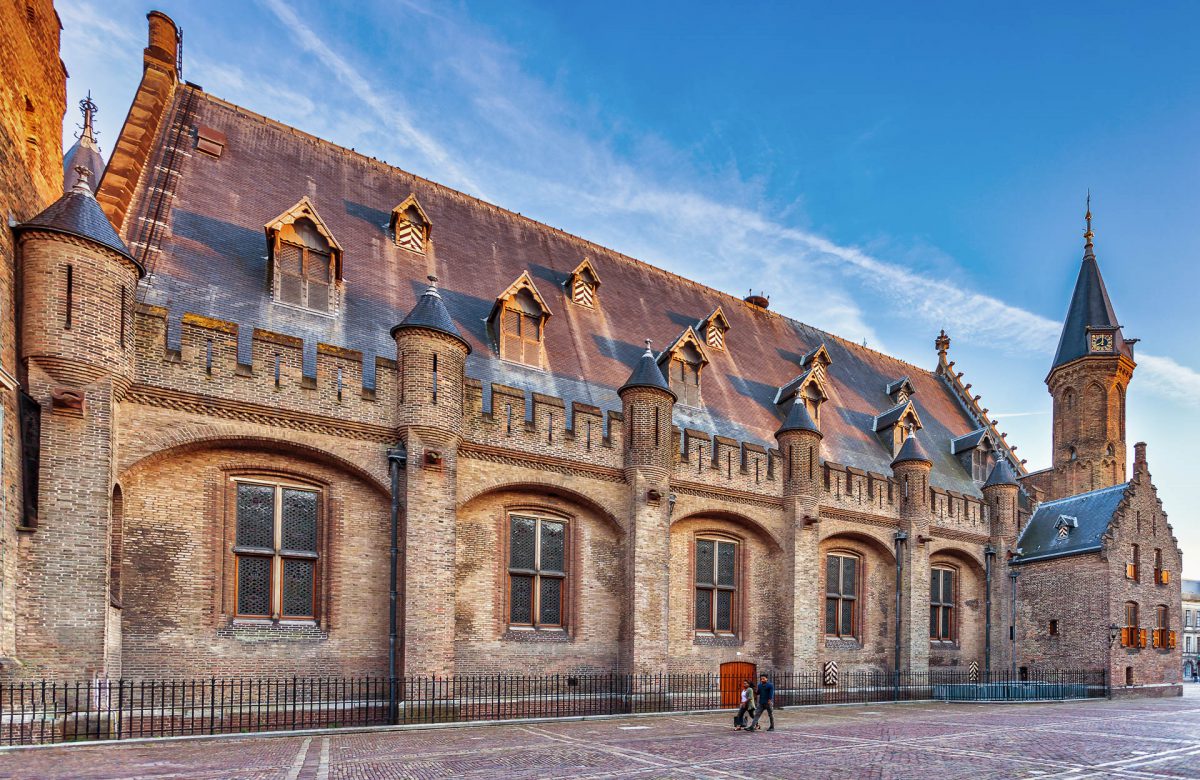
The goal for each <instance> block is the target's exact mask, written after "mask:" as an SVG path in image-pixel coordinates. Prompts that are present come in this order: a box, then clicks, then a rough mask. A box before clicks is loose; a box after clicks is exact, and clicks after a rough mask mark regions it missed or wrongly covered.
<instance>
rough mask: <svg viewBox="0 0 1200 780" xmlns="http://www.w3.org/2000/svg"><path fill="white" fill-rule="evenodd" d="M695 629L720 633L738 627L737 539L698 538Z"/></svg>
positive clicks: (727, 632)
mask: <svg viewBox="0 0 1200 780" xmlns="http://www.w3.org/2000/svg"><path fill="white" fill-rule="evenodd" d="M695 571H696V575H695V579H696V582H695V588H696V621H695V625H696V630H697V631H706V632H713V633H718V634H732V633H734V631H735V623H736V621H735V611H734V605H735V603H736V600H737V599H736V596H737V542H734V541H731V540H728V539H697V540H696V570H695Z"/></svg>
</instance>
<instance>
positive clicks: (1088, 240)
mask: <svg viewBox="0 0 1200 780" xmlns="http://www.w3.org/2000/svg"><path fill="white" fill-rule="evenodd" d="M1083 220H1084V222H1085V223H1086V225H1087V227H1086V228H1085V229H1084V231H1083V256H1084V257H1095V256H1096V250H1095V247H1093V246H1092V239H1093V238H1095V235H1096V234H1095V233H1093V232H1092V190H1091V188H1090V187H1089V188H1088V192H1087V213H1086V214H1084V215H1083Z"/></svg>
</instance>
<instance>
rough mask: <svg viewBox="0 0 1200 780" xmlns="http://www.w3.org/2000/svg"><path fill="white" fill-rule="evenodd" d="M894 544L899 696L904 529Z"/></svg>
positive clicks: (897, 535) (898, 691)
mask: <svg viewBox="0 0 1200 780" xmlns="http://www.w3.org/2000/svg"><path fill="white" fill-rule="evenodd" d="M894 539H895V544H896V663H895V670H896V675H895V677H896V683H895V687H896V690H895V697H896V698H899V697H900V628H901V619H900V609H901V606H902V605H901V599H900V597H901V591H902V588H903V583H904V559H903V558H901V557H900V548H901V547H902V546H903V545H904V542H905V540H907V539H908V534H906V533H905V532H904V531H897V532H896V535H895V537H894Z"/></svg>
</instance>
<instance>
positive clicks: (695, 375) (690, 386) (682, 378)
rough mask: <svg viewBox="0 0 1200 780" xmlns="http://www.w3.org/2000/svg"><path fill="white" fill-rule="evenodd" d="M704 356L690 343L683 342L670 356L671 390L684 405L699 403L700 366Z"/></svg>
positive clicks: (696, 404)
mask: <svg viewBox="0 0 1200 780" xmlns="http://www.w3.org/2000/svg"><path fill="white" fill-rule="evenodd" d="M703 362H704V358H703V357H702V356H701V355H700V353H699V352H698V351H697V350H696V348H695V347H694V346H692V345H691V344H684V345H683V346H682V347H681V348H680V349H678V350H676V351H675V354H674V355H673V356H672V357H671V376H670V384H671V390H672V391H674V393H675V395H676V396H677V397H678V398H679V403H681V404H683V405H684V406H699V405H700V368H701V366H702V365H703Z"/></svg>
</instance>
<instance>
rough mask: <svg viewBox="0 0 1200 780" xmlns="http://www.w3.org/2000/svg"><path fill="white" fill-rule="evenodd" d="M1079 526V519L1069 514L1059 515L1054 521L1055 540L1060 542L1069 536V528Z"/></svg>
mask: <svg viewBox="0 0 1200 780" xmlns="http://www.w3.org/2000/svg"><path fill="white" fill-rule="evenodd" d="M1078 527H1079V520H1078V519H1077V518H1074V517H1072V516H1070V515H1059V516H1058V520H1057V521H1056V522H1055V523H1054V531H1055V534H1054V538H1055V541H1058V542H1062V541H1065V540H1066V539H1068V538H1069V537H1070V536H1071V529H1073V528H1078Z"/></svg>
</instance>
